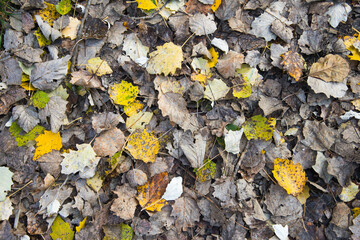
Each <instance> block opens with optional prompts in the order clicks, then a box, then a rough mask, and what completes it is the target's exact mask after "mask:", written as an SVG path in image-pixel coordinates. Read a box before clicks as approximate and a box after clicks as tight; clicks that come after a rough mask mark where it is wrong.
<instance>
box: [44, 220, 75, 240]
mask: <svg viewBox="0 0 360 240" xmlns="http://www.w3.org/2000/svg"><path fill="white" fill-rule="evenodd" d="M51 230H52V232H51V233H50V236H51V238H52V239H53V240H57V239H61V240H72V239H74V236H75V231H73V230H71V228H70V225H69V223H67V222H65V221H64V220H62V218H61V217H60V216H57V217H56V218H55V221H54V222H53V224H52V225H51Z"/></svg>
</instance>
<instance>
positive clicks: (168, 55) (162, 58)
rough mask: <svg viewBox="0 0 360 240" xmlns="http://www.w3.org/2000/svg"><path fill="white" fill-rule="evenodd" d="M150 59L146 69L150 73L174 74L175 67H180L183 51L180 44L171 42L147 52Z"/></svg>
mask: <svg viewBox="0 0 360 240" xmlns="http://www.w3.org/2000/svg"><path fill="white" fill-rule="evenodd" d="M149 56H150V59H149V63H148V65H147V67H146V70H147V71H148V72H149V73H150V74H162V73H164V75H165V76H167V75H169V74H172V75H173V74H175V71H176V69H178V68H181V62H182V61H183V59H184V57H183V52H182V49H181V46H178V45H175V44H174V43H172V42H169V43H165V44H164V45H162V46H159V47H157V50H156V51H154V52H152V53H150V54H149Z"/></svg>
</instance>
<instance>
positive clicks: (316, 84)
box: [307, 77, 348, 98]
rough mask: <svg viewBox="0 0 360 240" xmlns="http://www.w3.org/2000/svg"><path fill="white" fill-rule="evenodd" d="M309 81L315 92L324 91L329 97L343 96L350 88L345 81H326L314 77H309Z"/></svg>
mask: <svg viewBox="0 0 360 240" xmlns="http://www.w3.org/2000/svg"><path fill="white" fill-rule="evenodd" d="M307 83H308V85H309V86H310V87H311V88H312V90H314V92H315V93H324V94H325V95H326V96H327V97H330V96H332V97H335V98H341V97H343V96H345V94H346V91H347V89H348V87H347V86H346V84H345V83H338V82H325V81H323V80H321V79H318V78H313V77H308V80H307Z"/></svg>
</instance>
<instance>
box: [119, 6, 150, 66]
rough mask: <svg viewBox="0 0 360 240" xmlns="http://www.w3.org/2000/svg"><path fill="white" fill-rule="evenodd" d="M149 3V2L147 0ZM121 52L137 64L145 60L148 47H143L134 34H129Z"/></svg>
mask: <svg viewBox="0 0 360 240" xmlns="http://www.w3.org/2000/svg"><path fill="white" fill-rule="evenodd" d="M147 1H149V2H151V0H147ZM123 51H125V52H126V55H128V56H129V57H130V58H131V59H132V60H133V61H134V62H139V61H141V59H146V60H147V54H148V53H149V47H147V46H145V45H143V44H142V43H141V41H140V39H139V38H138V37H137V36H136V34H135V33H131V34H129V35H127V36H126V37H125V40H124V44H123Z"/></svg>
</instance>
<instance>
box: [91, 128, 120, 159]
mask: <svg viewBox="0 0 360 240" xmlns="http://www.w3.org/2000/svg"><path fill="white" fill-rule="evenodd" d="M124 143H125V136H124V134H123V132H122V131H121V130H120V129H118V128H112V129H111V130H108V131H106V132H103V133H101V135H100V136H99V137H97V138H96V139H95V142H94V151H95V153H96V155H97V156H99V157H105V156H113V155H114V154H115V153H116V152H118V151H120V150H121V149H122V147H123V145H124Z"/></svg>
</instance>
